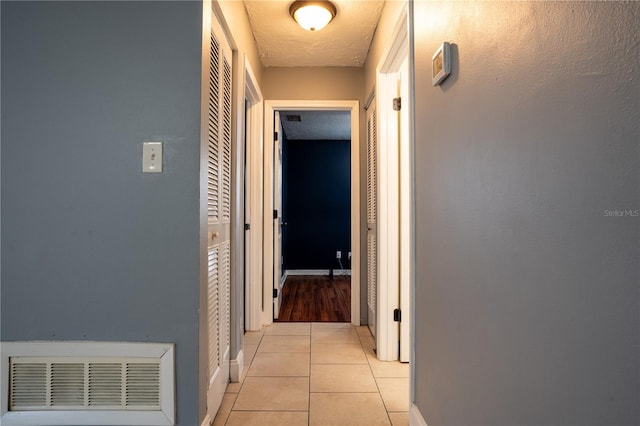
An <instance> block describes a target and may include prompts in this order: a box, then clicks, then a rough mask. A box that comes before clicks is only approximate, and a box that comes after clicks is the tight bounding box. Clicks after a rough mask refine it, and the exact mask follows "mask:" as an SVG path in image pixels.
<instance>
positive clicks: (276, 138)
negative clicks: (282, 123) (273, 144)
mask: <svg viewBox="0 0 640 426" xmlns="http://www.w3.org/2000/svg"><path fill="white" fill-rule="evenodd" d="M273 140H274V141H277V140H278V132H273Z"/></svg>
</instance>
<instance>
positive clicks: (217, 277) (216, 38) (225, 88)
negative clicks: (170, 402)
mask: <svg viewBox="0 0 640 426" xmlns="http://www.w3.org/2000/svg"><path fill="white" fill-rule="evenodd" d="M212 21H213V24H212V26H211V40H210V42H211V46H210V49H209V55H210V57H209V79H208V86H209V87H208V98H209V99H208V114H207V116H208V119H207V143H208V156H207V230H208V234H207V235H208V240H207V241H208V247H207V259H208V272H207V274H208V277H207V278H208V279H207V282H208V286H207V338H208V353H209V354H208V355H209V362H208V364H209V368H208V377H209V386H208V390H207V413H208V414H209V416H210V417H211V418H212V419H213V418H214V417H215V414H216V412H217V411H218V408H219V407H220V403H221V402H222V397H223V396H224V392H225V389H226V386H227V383H228V382H229V349H230V266H231V264H230V255H231V246H230V244H231V242H230V220H231V75H232V74H231V48H230V47H229V45H228V44H227V43H226V39H225V38H224V36H223V33H222V30H221V27H220V26H219V24H218V22H217V21H216V19H215V16H214V18H213V20H212Z"/></svg>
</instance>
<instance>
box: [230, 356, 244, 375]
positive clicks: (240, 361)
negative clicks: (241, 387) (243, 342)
mask: <svg viewBox="0 0 640 426" xmlns="http://www.w3.org/2000/svg"><path fill="white" fill-rule="evenodd" d="M243 368H244V352H243V350H242V349H240V352H238V356H237V357H236V359H232V360H231V362H230V363H229V376H230V377H229V378H230V379H231V381H232V382H233V383H238V382H239V381H240V378H241V377H242V369H243Z"/></svg>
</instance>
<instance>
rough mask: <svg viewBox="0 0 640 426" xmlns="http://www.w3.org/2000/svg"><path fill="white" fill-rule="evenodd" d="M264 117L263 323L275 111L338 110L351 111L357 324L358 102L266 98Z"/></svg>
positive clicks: (269, 269) (355, 309) (268, 298)
mask: <svg viewBox="0 0 640 426" xmlns="http://www.w3.org/2000/svg"><path fill="white" fill-rule="evenodd" d="M264 109H265V118H264V134H265V138H264V153H265V155H264V174H263V175H264V186H263V188H264V198H263V202H264V207H263V212H264V215H263V217H264V222H263V231H264V245H263V254H264V257H263V267H264V272H263V274H264V275H263V276H264V297H265V300H264V306H265V310H264V312H263V324H265V325H268V324H271V323H273V308H272V309H267V308H266V307H268V306H273V293H272V292H273V290H272V289H273V288H274V282H273V281H274V278H273V262H274V258H273V244H274V232H273V215H272V212H273V209H274V207H273V170H274V164H273V155H271V153H273V149H274V145H273V133H274V115H275V112H276V111H301V110H302V111H304V110H311V111H322V110H331V111H336V110H341V111H349V112H350V113H351V264H352V265H353V266H352V269H351V324H353V325H356V326H359V325H360V268H361V261H360V154H359V150H360V102H359V101H332V100H318V101H305V100H267V101H265V108H264Z"/></svg>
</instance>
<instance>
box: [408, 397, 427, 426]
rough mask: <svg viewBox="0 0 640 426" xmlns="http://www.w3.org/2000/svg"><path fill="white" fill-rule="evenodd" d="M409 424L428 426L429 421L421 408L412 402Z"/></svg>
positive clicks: (411, 425)
mask: <svg viewBox="0 0 640 426" xmlns="http://www.w3.org/2000/svg"><path fill="white" fill-rule="evenodd" d="M409 425H410V426H428V425H427V422H426V421H425V420H424V417H422V413H421V412H420V409H419V408H418V407H417V406H416V405H415V404H413V403H412V404H411V408H409Z"/></svg>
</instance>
